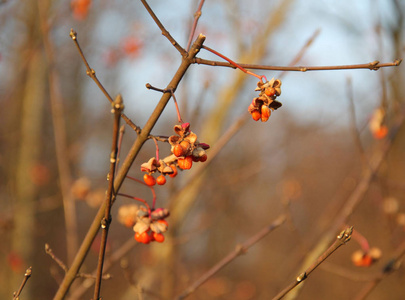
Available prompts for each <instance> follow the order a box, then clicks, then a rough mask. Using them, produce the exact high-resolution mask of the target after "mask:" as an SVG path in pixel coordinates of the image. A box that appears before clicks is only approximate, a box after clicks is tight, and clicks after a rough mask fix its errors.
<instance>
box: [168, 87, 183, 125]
mask: <svg viewBox="0 0 405 300" xmlns="http://www.w3.org/2000/svg"><path fill="white" fill-rule="evenodd" d="M170 92H171V93H172V98H173V101H174V105H175V106H176V111H177V120H178V121H179V123H180V124H183V123H184V122H183V120H182V119H181V115H180V109H179V105H178V104H177V100H176V96H175V95H174V91H173V89H171V90H170Z"/></svg>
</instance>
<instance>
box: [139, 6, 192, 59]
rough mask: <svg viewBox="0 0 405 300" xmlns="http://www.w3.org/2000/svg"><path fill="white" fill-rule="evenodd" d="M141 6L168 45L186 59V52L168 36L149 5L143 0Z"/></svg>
mask: <svg viewBox="0 0 405 300" xmlns="http://www.w3.org/2000/svg"><path fill="white" fill-rule="evenodd" d="M141 2H142V4H143V6H145V8H146V10H147V11H148V13H149V14H150V16H151V17H152V19H153V20H154V21H155V23H156V25H157V26H158V27H159V28H160V30H161V31H162V35H164V36H165V37H166V38H167V39H168V40H169V41H170V43H171V44H172V45H173V46H174V48H176V49H177V51H179V52H180V54H181V56H183V57H186V56H187V51H186V50H184V49H183V48H182V47H181V46H180V45H179V44H178V43H177V42H176V40H175V39H174V38H173V37H172V36H171V35H170V33H169V32H168V31H167V30H166V28H165V27H164V26H163V24H162V23H161V22H160V20H159V19H158V17H157V16H156V15H155V13H154V12H153V10H152V9H151V8H150V6H149V4H148V3H147V2H146V1H145V0H141Z"/></svg>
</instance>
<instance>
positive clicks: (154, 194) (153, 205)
mask: <svg viewBox="0 0 405 300" xmlns="http://www.w3.org/2000/svg"><path fill="white" fill-rule="evenodd" d="M127 178H129V179H131V180H133V181H136V182H138V183H140V184H143V185H144V186H147V187H148V188H150V190H151V191H152V195H153V200H152V208H153V209H155V204H156V193H155V189H154V188H153V186H149V185H147V184H146V183H145V182H144V181H142V180H139V179H136V178H134V177H131V176H128V175H127Z"/></svg>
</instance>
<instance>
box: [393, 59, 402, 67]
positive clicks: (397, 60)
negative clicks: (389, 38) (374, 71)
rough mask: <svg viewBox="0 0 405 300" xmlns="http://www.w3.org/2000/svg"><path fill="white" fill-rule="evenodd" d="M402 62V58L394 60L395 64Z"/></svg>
mask: <svg viewBox="0 0 405 300" xmlns="http://www.w3.org/2000/svg"><path fill="white" fill-rule="evenodd" d="M401 62H402V58H400V59H396V60H394V64H395V66H399V65H400V64H401Z"/></svg>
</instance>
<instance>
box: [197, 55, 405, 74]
mask: <svg viewBox="0 0 405 300" xmlns="http://www.w3.org/2000/svg"><path fill="white" fill-rule="evenodd" d="M401 62H402V59H396V60H394V61H393V62H391V63H380V62H379V61H377V60H376V61H373V62H370V63H366V64H357V65H341V66H298V67H288V66H287V67H286V66H267V65H254V64H240V63H237V64H238V65H239V66H240V67H242V68H244V69H251V70H272V71H297V72H307V71H328V70H329V71H333V70H352V69H369V70H374V71H376V70H378V69H380V68H384V67H396V66H399V65H400V64H401ZM194 63H196V64H200V65H208V66H213V67H215V66H219V67H228V68H233V69H236V68H237V67H235V66H234V65H232V64H230V63H225V62H222V61H215V60H208V59H202V58H199V57H196V58H195V59H194Z"/></svg>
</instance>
